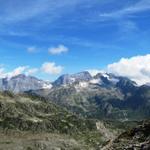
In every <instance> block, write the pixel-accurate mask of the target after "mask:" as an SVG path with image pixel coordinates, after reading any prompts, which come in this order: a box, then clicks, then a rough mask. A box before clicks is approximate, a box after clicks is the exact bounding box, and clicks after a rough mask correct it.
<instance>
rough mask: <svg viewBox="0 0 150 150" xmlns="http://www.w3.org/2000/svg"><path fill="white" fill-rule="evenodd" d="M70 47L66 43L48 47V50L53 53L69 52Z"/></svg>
mask: <svg viewBox="0 0 150 150" xmlns="http://www.w3.org/2000/svg"><path fill="white" fill-rule="evenodd" d="M68 50H69V49H68V48H67V47H66V46H64V45H58V46H57V47H51V48H49V49H48V52H49V53H50V54H53V55H58V54H61V53H64V52H67V51H68Z"/></svg>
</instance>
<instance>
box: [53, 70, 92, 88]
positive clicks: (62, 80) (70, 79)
mask: <svg viewBox="0 0 150 150" xmlns="http://www.w3.org/2000/svg"><path fill="white" fill-rule="evenodd" d="M91 79H92V76H91V75H90V73H89V72H87V71H85V72H80V73H77V74H73V75H69V74H66V75H62V76H60V77H59V78H58V79H57V80H56V81H54V82H53V85H54V86H63V85H70V84H73V83H75V82H80V81H89V80H91Z"/></svg>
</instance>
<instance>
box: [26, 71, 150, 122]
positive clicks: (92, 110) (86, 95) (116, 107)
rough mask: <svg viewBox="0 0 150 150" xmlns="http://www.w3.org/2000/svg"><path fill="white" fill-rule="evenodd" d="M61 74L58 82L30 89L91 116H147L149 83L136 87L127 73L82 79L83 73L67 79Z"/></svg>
mask: <svg viewBox="0 0 150 150" xmlns="http://www.w3.org/2000/svg"><path fill="white" fill-rule="evenodd" d="M82 75H83V74H82ZM73 76H75V75H73ZM60 78H61V81H62V82H59V83H60V84H59V86H58V84H56V85H55V82H54V83H53V88H52V89H41V90H36V91H32V90H31V91H30V92H29V93H31V94H33V95H34V94H35V95H41V96H43V97H46V98H48V99H49V100H50V101H53V102H54V103H56V104H58V105H60V106H63V107H65V108H67V109H68V110H70V111H72V112H75V113H77V114H81V115H83V116H86V117H90V118H97V119H104V118H107V119H119V120H128V119H132V120H135V119H143V118H149V117H150V112H149V110H150V109H149V108H150V102H149V91H150V87H149V86H141V87H138V86H137V85H136V83H135V82H133V81H131V80H130V79H128V78H126V77H120V76H115V75H113V74H107V73H103V74H102V73H99V74H97V75H96V76H94V77H92V78H87V77H86V78H85V79H84V80H83V77H82V78H81V80H79V79H78V80H77V81H76V82H72V81H71V82H69V81H70V80H67V82H66V76H65V77H64V76H61V77H60ZM60 78H59V79H58V80H56V81H60ZM68 82H69V83H68ZM57 83H58V82H57ZM144 87H145V88H144ZM144 95H145V96H144ZM143 96H144V97H143ZM142 97H143V98H142Z"/></svg>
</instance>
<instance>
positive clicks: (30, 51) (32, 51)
mask: <svg viewBox="0 0 150 150" xmlns="http://www.w3.org/2000/svg"><path fill="white" fill-rule="evenodd" d="M27 51H28V52H29V53H35V52H37V48H36V47H35V46H31V47H28V48H27Z"/></svg>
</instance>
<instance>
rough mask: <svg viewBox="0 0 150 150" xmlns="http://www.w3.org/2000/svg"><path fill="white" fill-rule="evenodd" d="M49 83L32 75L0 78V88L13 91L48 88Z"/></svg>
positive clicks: (49, 86)
mask: <svg viewBox="0 0 150 150" xmlns="http://www.w3.org/2000/svg"><path fill="white" fill-rule="evenodd" d="M51 87H52V85H51V83H49V82H46V81H42V80H39V79H37V78H35V77H32V76H26V75H23V74H20V75H17V76H14V77H12V78H3V79H0V90H2V91H5V90H9V91H12V92H15V93H19V92H24V91H29V90H38V89H45V88H46V89H50V88H51Z"/></svg>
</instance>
